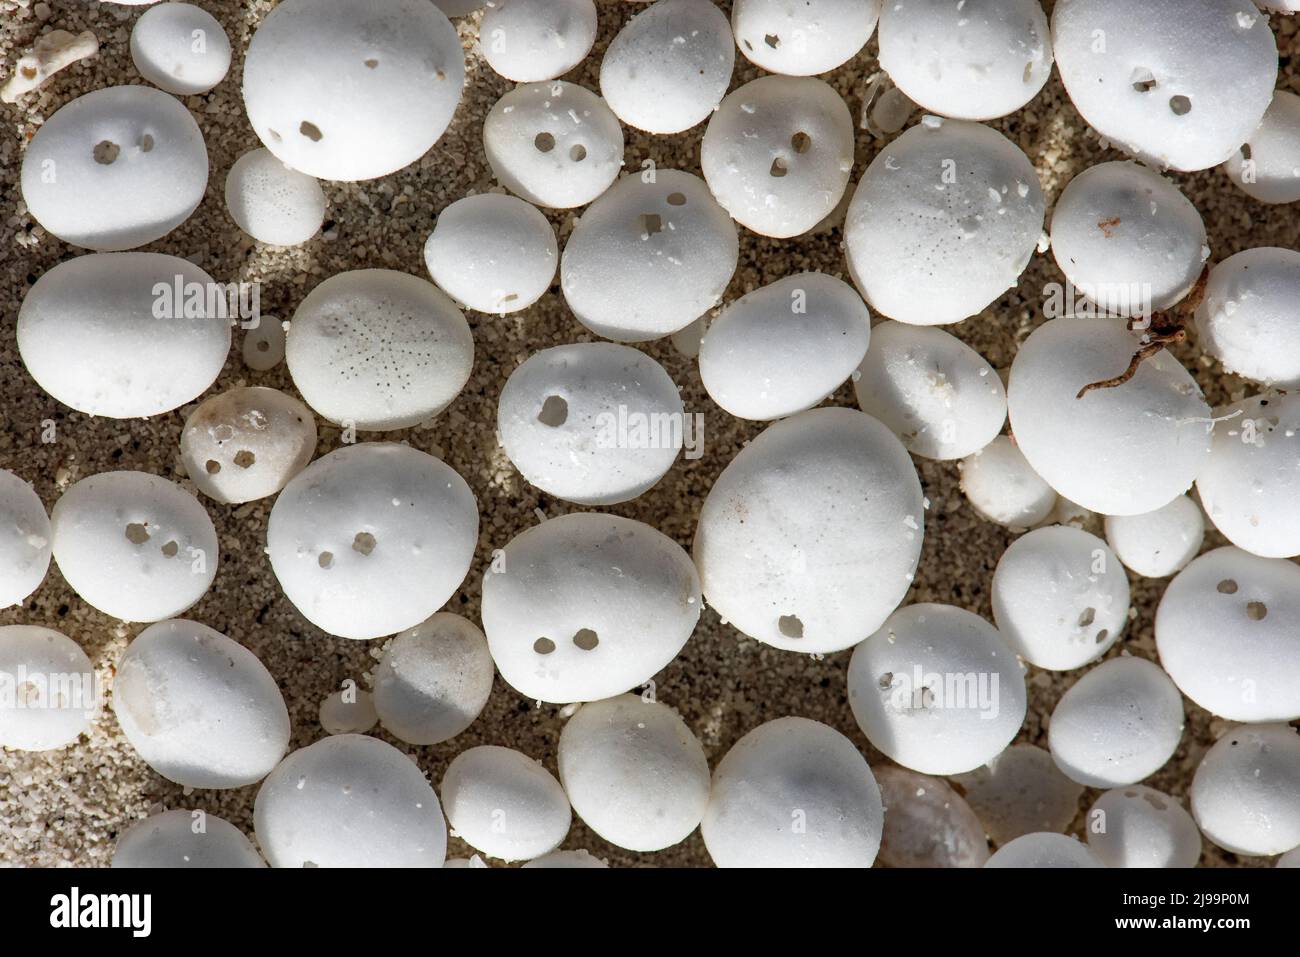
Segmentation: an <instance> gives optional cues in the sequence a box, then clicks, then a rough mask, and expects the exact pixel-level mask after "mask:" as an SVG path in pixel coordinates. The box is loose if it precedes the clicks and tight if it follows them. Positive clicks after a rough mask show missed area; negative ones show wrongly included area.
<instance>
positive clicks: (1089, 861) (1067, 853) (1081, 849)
mask: <svg viewBox="0 0 1300 957" xmlns="http://www.w3.org/2000/svg"><path fill="white" fill-rule="evenodd" d="M984 866H985V867H1015V868H1026V867H1029V868H1069V867H1105V866H1106V865H1105V864H1103V863H1102V862H1101V860H1100V859H1099V858H1098V857H1097V855H1096V854H1094V853H1093V852H1092V851H1091V850H1089V848H1088V845H1086V844H1083V843H1081V842H1080V841H1079V840H1078V839H1076V838H1073V837H1067V836H1066V835H1064V834H1050V833H1047V832H1044V831H1039V832H1036V833H1034V834H1025V835H1024V836H1022V837H1018V838H1016V839H1015V840H1014V841H1011V842H1010V843H1008V844H1004V845H1003V846H1002V847H1000V848H998V849H997V851H996V852H994V854H993V856H992V857H990V858H989V859H988V861H987V862H985V864H984Z"/></svg>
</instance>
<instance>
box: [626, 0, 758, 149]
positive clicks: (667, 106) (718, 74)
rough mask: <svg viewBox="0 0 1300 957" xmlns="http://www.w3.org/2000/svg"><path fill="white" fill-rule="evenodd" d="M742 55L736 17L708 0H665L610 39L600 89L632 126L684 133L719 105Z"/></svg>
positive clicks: (632, 20) (649, 131)
mask: <svg viewBox="0 0 1300 957" xmlns="http://www.w3.org/2000/svg"><path fill="white" fill-rule="evenodd" d="M735 62H736V44H735V41H734V40H733V39H732V36H731V25H730V24H729V23H727V18H726V15H725V14H723V12H722V11H721V10H719V9H718V8H717V7H716V6H714V5H713V4H712V3H710V2H709V0H659V2H657V3H655V4H652V5H651V6H649V7H647V8H646V9H645V10H643V11H642V12H640V13H638V14H637V15H636V16H634V17H633V18H632V19H631V20H629V21H628V22H627V23H625V24H624V25H623V29H621V30H620V31H619V32H618V33H617V34H616V35H615V37H614V39H613V40H611V41H610V44H609V47H608V48H607V49H606V50H605V58H604V59H603V60H602V61H601V63H600V93H601V95H602V96H603V97H605V101H606V102H607V103H609V106H610V109H612V110H613V111H614V112H615V113H616V114H617V115H618V118H619V119H620V120H622V121H623V122H624V123H626V124H627V125H628V126H632V127H635V128H636V129H638V130H645V131H646V132H647V133H681V132H682V131H684V130H688V129H690V128H691V127H692V126H694V125H695V124H697V123H699V122H700V121H702V120H704V119H705V118H707V117H708V115H709V114H710V113H712V112H713V111H714V110H715V109H716V108H717V106H718V103H719V102H721V100H722V97H723V95H724V94H725V93H726V92H727V85H728V84H729V83H730V82H731V70H732V67H733V66H735Z"/></svg>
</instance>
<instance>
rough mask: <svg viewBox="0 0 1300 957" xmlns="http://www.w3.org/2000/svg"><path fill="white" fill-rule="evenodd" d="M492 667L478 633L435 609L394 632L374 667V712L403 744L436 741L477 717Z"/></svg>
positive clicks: (470, 624) (488, 688) (489, 689)
mask: <svg viewBox="0 0 1300 957" xmlns="http://www.w3.org/2000/svg"><path fill="white" fill-rule="evenodd" d="M495 674H496V670H495V668H494V667H493V665H492V654H491V652H489V651H488V644H487V639H486V638H484V637H483V632H481V631H479V629H478V627H477V626H476V625H475V624H474V623H473V622H471V621H469V620H468V619H465V618H462V617H461V616H460V615H453V614H451V613H449V612H439V613H438V614H436V615H434V616H433V617H431V618H430V619H429V620H428V621H423V622H421V623H420V624H418V625H416V626H415V627H414V628H408V629H407V630H406V631H404V632H402V633H401V634H399V635H398V636H397V637H396V638H394V639H393V640H392V641H391V642H389V644H388V647H387V648H385V649H384V657H383V658H382V659H380V662H379V667H378V668H377V669H376V670H375V710H376V711H377V712H378V713H379V719H380V721H382V722H383V725H384V729H385V730H387V731H388V732H389V733H390V734H392V735H393V737H395V738H398V739H400V740H402V741H405V742H406V743H407V744H419V745H425V744H440V743H441V742H443V741H446V740H448V739H449V738H454V737H455V736H456V735H458V734H460V733H461V732H462V731H464V730H465V729H466V728H468V727H469V726H470V725H471V724H472V723H473V722H474V719H475V718H477V717H478V716H479V713H480V712H481V711H482V710H483V706H484V705H486V704H487V700H488V696H489V695H491V693H492V678H493V676H494V675H495Z"/></svg>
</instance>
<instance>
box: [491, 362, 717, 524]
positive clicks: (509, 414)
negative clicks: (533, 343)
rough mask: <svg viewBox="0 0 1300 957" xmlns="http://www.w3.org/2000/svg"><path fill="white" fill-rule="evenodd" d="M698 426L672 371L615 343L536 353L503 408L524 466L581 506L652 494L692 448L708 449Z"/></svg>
mask: <svg viewBox="0 0 1300 957" xmlns="http://www.w3.org/2000/svg"><path fill="white" fill-rule="evenodd" d="M694 424H695V423H694V420H692V419H688V418H687V417H686V415H685V412H684V407H683V405H682V399H681V396H680V395H679V394H678V391H677V386H676V384H675V383H674V382H673V380H672V379H670V378H669V377H668V373H667V372H665V371H664V369H663V366H661V365H659V363H658V362H656V361H655V360H654V359H652V358H650V357H649V356H648V355H646V354H645V353H643V352H640V351H639V350H637V349H633V348H631V347H630V346H621V345H616V344H614V343H612V342H580V343H575V344H573V345H568V346H556V347H554V348H551V349H543V350H542V351H541V352H538V353H535V354H534V355H532V356H530V357H529V358H528V359H527V360H526V361H525V362H524V363H523V364H522V365H520V366H519V368H518V369H516V370H515V371H514V372H512V373H511V374H510V378H509V379H507V380H506V384H505V386H504V387H503V388H502V390H501V400H500V404H499V405H498V406H497V429H498V430H499V431H500V433H501V443H502V445H503V447H504V448H505V453H506V455H507V456H508V457H509V458H510V461H511V462H512V463H513V464H514V466H515V468H517V469H519V471H520V473H521V474H522V475H523V476H524V478H525V479H527V480H528V481H529V482H531V483H532V484H533V485H536V486H537V487H538V488H540V489H541V490H542V491H544V492H548V493H550V494H551V495H555V496H558V497H559V498H562V499H565V500H567V501H570V502H577V503H579V504H580V505H613V504H615V503H617V502H626V501H629V500H631V499H634V498H636V497H637V496H638V495H640V494H641V493H642V492H644V491H646V490H647V489H649V488H650V487H651V486H653V485H654V484H655V483H656V482H658V481H659V480H660V479H661V478H663V476H664V473H666V472H667V471H668V469H669V468H671V467H672V464H673V462H674V461H676V459H677V453H678V450H679V449H680V448H682V446H683V445H685V444H687V443H688V442H691V443H694V442H698V441H699V439H700V436H699V435H698V434H697V433H696V432H694V431H693V426H694ZM688 425H690V426H692V432H691V434H690V435H688V434H687V432H686V428H687V426H688Z"/></svg>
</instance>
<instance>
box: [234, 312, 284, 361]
mask: <svg viewBox="0 0 1300 957" xmlns="http://www.w3.org/2000/svg"><path fill="white" fill-rule="evenodd" d="M284 326H285V324H284V323H283V322H281V321H280V320H279V319H277V318H275V317H274V316H258V317H257V321H256V324H254V325H252V326H250V327H249V328H248V329H246V330H245V332H244V341H243V343H242V344H241V350H240V351H241V352H242V353H243V356H244V365H246V366H248V368H250V369H252V370H253V371H254V372H268V371H270V370H271V369H274V368H275V367H276V366H278V365H279V364H280V363H281V362H282V361H284V340H285V329H284Z"/></svg>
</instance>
